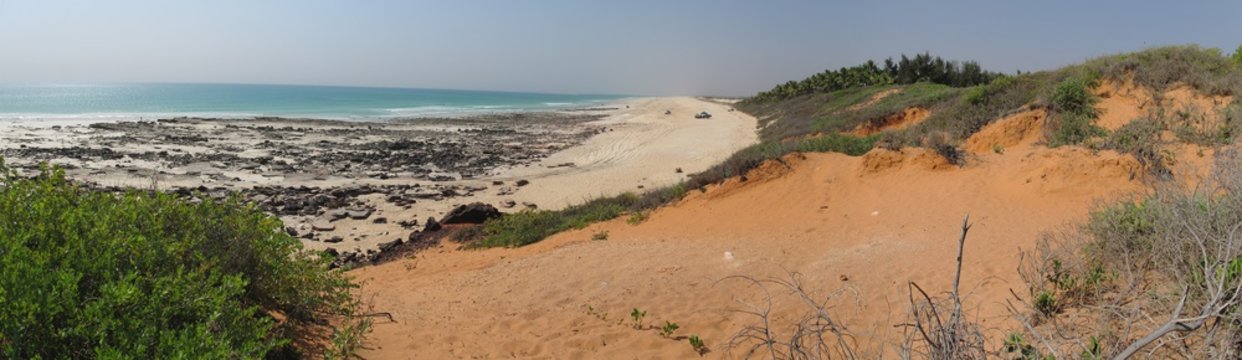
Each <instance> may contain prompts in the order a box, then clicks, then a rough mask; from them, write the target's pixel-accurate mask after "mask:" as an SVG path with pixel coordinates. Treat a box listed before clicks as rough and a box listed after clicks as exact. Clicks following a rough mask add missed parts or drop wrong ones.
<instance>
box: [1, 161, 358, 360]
mask: <svg viewBox="0 0 1242 360" xmlns="http://www.w3.org/2000/svg"><path fill="white" fill-rule="evenodd" d="M42 174H43V175H41V176H40V177H38V178H35V179H26V178H22V177H19V176H18V175H16V174H15V173H14V172H11V171H9V170H8V169H7V168H5V167H4V166H3V163H2V162H0V269H2V271H0V354H3V357H5V358H82V357H87V358H90V357H104V358H117V357H135V358H182V357H193V358H262V357H264V356H265V355H266V354H267V353H269V352H273V351H276V350H280V351H287V350H288V345H289V344H290V342H291V339H292V338H293V337H294V335H295V334H292V331H293V328H295V326H296V324H301V323H305V322H309V321H314V320H317V319H324V318H326V317H329V316H337V315H348V314H349V313H350V312H351V311H352V309H354V306H355V305H356V303H355V302H354V300H353V298H352V297H351V295H350V289H352V288H353V287H354V285H353V284H351V283H350V281H349V279H348V278H346V277H345V276H344V275H343V274H342V273H341V272H339V271H332V270H328V267H327V265H328V262H327V259H326V258H321V257H319V256H312V255H310V254H308V253H306V252H304V251H303V250H302V247H301V243H300V242H299V240H297V239H294V238H292V237H290V236H288V235H286V234H285V233H284V231H283V227H282V225H281V222H280V221H279V220H278V219H275V218H272V217H270V216H267V215H265V214H263V213H262V212H260V211H259V210H257V209H255V208H253V207H251V206H247V205H243V204H242V203H241V202H240V201H238V200H236V199H232V200H227V201H222V202H217V201H213V200H205V201H202V202H201V203H197V204H196V203H190V202H187V201H184V200H181V199H178V198H175V197H174V196H172V195H168V194H163V193H147V192H137V191H133V192H129V193H126V194H122V195H114V194H111V193H99V192H91V191H87V190H83V189H80V188H78V187H77V186H75V185H72V184H70V183H69V182H68V181H66V180H65V178H64V174H63V172H62V171H60V170H58V169H55V170H54V169H47V168H44V169H43V171H42ZM270 313H280V314H284V315H286V316H287V317H288V318H289V319H290V321H289V322H287V323H285V325H277V322H276V321H275V320H274V319H273V318H272V317H271V316H270V315H269V314H270ZM354 331H357V332H363V331H365V329H355V330H354Z"/></svg>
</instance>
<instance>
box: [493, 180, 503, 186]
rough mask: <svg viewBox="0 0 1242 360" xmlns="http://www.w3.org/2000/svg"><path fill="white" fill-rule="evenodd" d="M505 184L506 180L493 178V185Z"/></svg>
mask: <svg viewBox="0 0 1242 360" xmlns="http://www.w3.org/2000/svg"><path fill="white" fill-rule="evenodd" d="M504 184H505V182H504V181H500V180H492V185H504Z"/></svg>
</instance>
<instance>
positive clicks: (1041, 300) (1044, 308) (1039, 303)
mask: <svg viewBox="0 0 1242 360" xmlns="http://www.w3.org/2000/svg"><path fill="white" fill-rule="evenodd" d="M1035 310H1038V311H1039V313H1040V314H1043V315H1044V316H1052V315H1056V313H1057V312H1058V311H1057V296H1056V295H1054V294H1053V293H1052V292H1051V291H1048V290H1044V291H1040V292H1039V294H1036V295H1035Z"/></svg>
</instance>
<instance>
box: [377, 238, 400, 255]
mask: <svg viewBox="0 0 1242 360" xmlns="http://www.w3.org/2000/svg"><path fill="white" fill-rule="evenodd" d="M401 243H402V241H401V239H396V240H393V241H388V242H382V243H379V251H380V252H388V251H389V250H392V249H393V248H394V247H397V245H401Z"/></svg>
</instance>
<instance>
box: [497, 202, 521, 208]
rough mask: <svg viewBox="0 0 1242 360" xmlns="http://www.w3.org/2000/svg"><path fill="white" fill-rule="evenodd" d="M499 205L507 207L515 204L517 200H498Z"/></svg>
mask: <svg viewBox="0 0 1242 360" xmlns="http://www.w3.org/2000/svg"><path fill="white" fill-rule="evenodd" d="M500 206H504V207H505V208H506V209H507V208H511V207H514V206H517V202H516V201H513V200H505V201H501V202H500Z"/></svg>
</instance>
